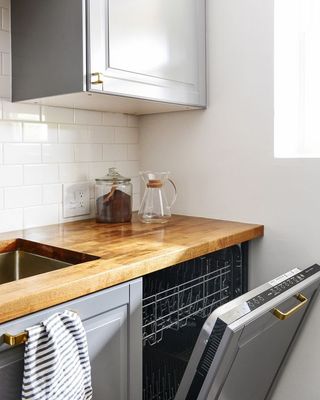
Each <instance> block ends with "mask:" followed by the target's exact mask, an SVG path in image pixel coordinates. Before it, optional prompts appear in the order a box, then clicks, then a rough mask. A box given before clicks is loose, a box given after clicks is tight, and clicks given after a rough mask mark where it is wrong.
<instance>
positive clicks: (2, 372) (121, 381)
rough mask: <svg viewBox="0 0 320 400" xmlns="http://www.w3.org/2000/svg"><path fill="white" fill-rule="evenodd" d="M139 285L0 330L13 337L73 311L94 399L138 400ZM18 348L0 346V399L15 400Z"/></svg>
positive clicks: (79, 301)
mask: <svg viewBox="0 0 320 400" xmlns="http://www.w3.org/2000/svg"><path fill="white" fill-rule="evenodd" d="M141 304H142V280H141V279H137V280H134V281H131V282H128V283H125V284H122V285H118V286H115V287H112V288H109V289H106V290H102V291H100V292H97V293H94V294H91V295H87V296H84V297H81V298H79V299H77V300H73V301H70V302H67V303H64V304H61V305H59V306H55V307H52V308H50V309H46V310H44V311H40V312H37V313H34V314H31V315H29V316H26V317H23V318H19V319H17V320H14V321H10V322H8V323H5V324H1V325H0V338H2V335H3V334H4V333H11V334H17V333H19V332H21V331H23V330H25V329H26V328H27V327H30V326H33V325H35V324H37V323H39V322H40V321H42V320H44V319H46V318H48V317H49V316H50V315H52V314H53V313H55V312H62V311H64V310H72V311H76V312H77V313H78V314H79V315H80V317H81V319H82V322H83V325H84V327H85V330H86V333H87V340H88V347H89V355H90V361H91V368H92V383H93V390H94V400H140V399H141V398H142V337H141V336H142V333H141V323H142V308H141ZM23 352H24V348H23V346H16V347H13V348H11V347H9V346H7V345H6V344H3V343H0V399H1V400H18V399H20V398H21V385H22V375H23Z"/></svg>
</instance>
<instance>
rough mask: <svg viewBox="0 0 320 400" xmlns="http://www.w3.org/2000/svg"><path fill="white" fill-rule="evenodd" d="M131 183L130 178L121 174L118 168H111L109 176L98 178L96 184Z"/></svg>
mask: <svg viewBox="0 0 320 400" xmlns="http://www.w3.org/2000/svg"><path fill="white" fill-rule="evenodd" d="M130 181H131V179H130V178H126V177H125V176H122V175H121V174H119V172H118V171H117V169H116V168H109V171H108V173H107V175H105V176H103V177H101V178H96V182H109V183H124V182H130Z"/></svg>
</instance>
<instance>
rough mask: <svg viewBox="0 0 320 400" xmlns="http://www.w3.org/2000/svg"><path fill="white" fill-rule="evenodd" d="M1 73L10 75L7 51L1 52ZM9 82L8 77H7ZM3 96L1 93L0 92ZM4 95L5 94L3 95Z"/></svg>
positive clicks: (9, 59)
mask: <svg viewBox="0 0 320 400" xmlns="http://www.w3.org/2000/svg"><path fill="white" fill-rule="evenodd" d="M1 68H2V75H5V76H9V75H11V56H10V54H9V53H2V65H1ZM8 81H9V82H10V79H8ZM1 95H2V96H3V94H1ZM3 97H5V96H3Z"/></svg>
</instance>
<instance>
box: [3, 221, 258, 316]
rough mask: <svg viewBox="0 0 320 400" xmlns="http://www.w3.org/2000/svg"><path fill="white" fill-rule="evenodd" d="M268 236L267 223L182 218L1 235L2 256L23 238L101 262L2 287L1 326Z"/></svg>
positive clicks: (86, 223)
mask: <svg viewBox="0 0 320 400" xmlns="http://www.w3.org/2000/svg"><path fill="white" fill-rule="evenodd" d="M262 235H263V226H262V225H252V224H244V223H239V222H230V221H221V220H213V219H207V218H198V217H187V216H178V215H175V216H173V217H172V218H171V220H170V221H169V222H168V223H166V224H160V225H158V224H143V223H140V222H138V220H137V216H136V215H135V216H134V218H133V222H132V223H125V224H96V223H95V221H93V220H85V221H78V222H69V223H65V224H59V225H50V226H46V227H40V228H32V229H27V230H24V231H17V232H9V233H7V234H1V235H0V251H1V252H4V251H10V250H12V249H13V248H12V246H13V242H14V241H13V239H15V238H23V239H26V240H29V241H32V242H40V243H43V244H47V245H50V246H56V247H59V248H61V249H65V251H66V253H67V250H69V251H70V250H71V251H76V252H81V253H87V254H91V255H94V256H97V257H100V258H99V259H96V260H93V261H87V262H84V263H82V264H78V265H72V266H70V267H66V268H63V269H60V270H56V271H52V272H47V273H43V274H40V275H36V276H33V277H29V278H25V279H21V280H19V281H14V282H10V283H4V284H2V285H0V306H1V308H0V310H1V311H0V323H1V322H5V321H8V320H11V319H14V318H18V317H21V316H24V315H27V314H29V313H32V312H35V311H39V310H41V309H44V308H48V307H50V306H53V305H56V304H60V303H63V302H65V301H68V300H71V299H75V298H77V297H80V296H84V295H86V294H89V293H93V292H96V291H98V290H101V289H105V288H107V287H110V286H113V285H117V284H120V283H123V282H125V281H129V280H131V279H134V278H137V277H140V276H143V275H145V274H148V273H150V272H153V271H157V270H160V269H162V268H165V267H168V266H171V265H174V264H177V263H179V262H182V261H186V260H188V259H191V258H195V257H198V256H201V255H204V254H207V253H210V252H212V251H216V250H219V249H222V248H225V247H228V246H231V245H234V244H237V243H241V242H245V241H248V240H252V239H255V238H257V237H260V236H262ZM62 253H63V250H62ZM69 253H70V252H69Z"/></svg>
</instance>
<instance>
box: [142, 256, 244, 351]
mask: <svg viewBox="0 0 320 400" xmlns="http://www.w3.org/2000/svg"><path fill="white" fill-rule="evenodd" d="M239 262H240V263H241V260H240V261H239V260H237V262H236V263H235V262H234V258H233V257H230V255H228V252H223V253H220V254H219V256H218V257H217V255H216V253H212V254H209V255H206V256H203V257H200V258H198V259H195V260H192V261H190V262H188V261H187V262H184V263H181V264H178V265H177V266H176V267H174V268H171V269H170V271H168V272H166V270H162V271H159V274H158V276H157V277H159V279H157V281H156V282H155V281H152V280H150V281H147V282H146V283H145V289H144V300H143V341H144V344H146V343H148V344H149V345H151V346H152V345H155V344H156V343H159V342H160V341H161V340H162V338H163V333H164V331H165V330H166V329H173V330H179V329H180V328H182V327H184V326H186V325H188V323H189V322H191V321H193V320H194V319H195V318H197V317H200V318H206V317H207V316H208V315H210V314H211V313H212V311H213V310H214V309H215V308H217V307H218V306H220V305H221V304H224V303H226V302H227V301H229V300H231V299H232V296H233V293H232V285H231V281H232V274H233V269H235V268H236V267H237V266H238V265H239ZM235 264H236V265H235ZM165 274H167V275H165ZM165 282H166V283H165Z"/></svg>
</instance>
